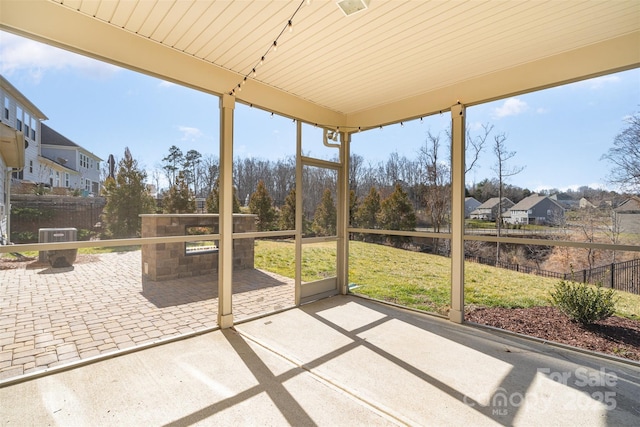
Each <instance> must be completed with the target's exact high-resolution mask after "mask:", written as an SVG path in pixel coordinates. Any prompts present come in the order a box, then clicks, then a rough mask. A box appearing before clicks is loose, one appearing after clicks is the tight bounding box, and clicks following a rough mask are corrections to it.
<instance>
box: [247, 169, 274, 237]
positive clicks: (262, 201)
mask: <svg viewBox="0 0 640 427" xmlns="http://www.w3.org/2000/svg"><path fill="white" fill-rule="evenodd" d="M272 204H273V201H272V200H271V196H270V195H269V192H268V191H267V187H266V186H265V185H264V181H262V180H260V181H258V188H256V191H255V193H253V194H252V195H251V198H250V199H249V211H250V212H251V213H252V214H256V215H257V216H258V219H257V225H258V231H269V230H271V229H272V228H273V225H274V221H275V219H276V210H275V209H274V208H273V206H272Z"/></svg>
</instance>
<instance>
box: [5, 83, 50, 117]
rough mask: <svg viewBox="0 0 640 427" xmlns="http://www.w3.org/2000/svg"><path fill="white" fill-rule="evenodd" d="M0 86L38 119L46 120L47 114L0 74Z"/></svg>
mask: <svg viewBox="0 0 640 427" xmlns="http://www.w3.org/2000/svg"><path fill="white" fill-rule="evenodd" d="M0 87H2V89H3V90H5V91H6V92H7V93H9V94H10V95H11V96H13V97H14V98H15V99H16V100H17V101H18V102H19V103H20V104H22V106H23V107H24V108H27V109H28V110H29V111H30V112H31V113H32V114H35V115H36V117H37V118H38V119H40V120H47V116H45V115H44V113H43V112H42V111H40V109H39V108H38V107H36V106H35V105H34V104H33V103H32V102H31V101H29V98H27V97H26V96H24V95H23V94H22V92H20V91H19V90H18V89H16V87H15V86H14V85H12V84H11V83H10V82H9V80H7V79H6V78H4V76H2V75H0Z"/></svg>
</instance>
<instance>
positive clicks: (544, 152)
mask: <svg viewBox="0 0 640 427" xmlns="http://www.w3.org/2000/svg"><path fill="white" fill-rule="evenodd" d="M0 73H2V75H4V76H5V77H6V78H7V79H8V80H9V81H10V82H11V83H12V84H13V85H14V86H15V87H16V88H18V90H20V91H21V92H22V93H23V94H24V95H25V96H26V97H27V98H29V99H30V100H31V101H32V102H33V103H34V104H35V105H37V106H38V107H39V108H40V110H41V111H43V112H44V114H45V115H46V116H47V117H48V118H49V120H48V121H46V123H47V124H48V125H49V126H50V127H52V128H53V129H55V130H56V131H58V132H60V133H62V134H63V135H65V136H66V137H67V138H69V139H71V140H72V141H74V142H76V143H77V144H79V145H81V146H83V147H85V148H86V149H88V150H89V151H91V152H93V153H95V154H96V155H98V156H99V157H101V158H103V159H106V158H107V157H108V156H109V154H113V155H114V156H116V158H120V157H122V153H123V152H124V147H127V146H128V147H129V148H130V149H131V151H132V153H133V155H134V157H135V158H136V159H138V160H139V162H140V163H141V164H142V165H143V166H144V167H145V168H146V169H147V170H148V171H149V172H151V170H153V169H154V168H157V167H159V165H160V162H161V159H162V158H163V157H164V156H165V155H166V154H167V153H168V149H169V147H170V146H171V145H177V146H179V147H180V148H181V149H182V150H183V152H186V151H188V150H190V149H195V150H198V151H199V152H200V153H202V154H203V155H205V156H206V155H214V156H217V155H218V147H219V144H218V139H219V126H218V115H219V112H218V98H216V97H215V96H212V95H208V94H204V93H200V92H197V91H194V90H192V89H188V88H184V87H181V86H178V85H175V84H170V83H167V82H164V81H162V80H158V79H155V78H151V77H148V76H145V75H142V74H139V73H135V72H132V71H128V70H124V69H121V68H118V67H115V66H112V65H109V64H105V63H101V62H99V61H95V60H92V59H89V58H86V57H83V56H80V55H75V54H72V53H69V52H66V51H63V50H60V49H57V48H53V47H50V46H47V45H44V44H41V43H37V42H34V41H31V40H28V39H25V38H22V37H18V36H15V35H13V34H9V33H5V32H0ZM639 110H640V70H639V69H635V70H631V71H626V72H622V73H617V74H614V75H609V76H605V77H600V78H597V79H592V80H588V81H583V82H578V83H573V84H570V85H565V86H562V87H557V88H552V89H547V90H544V91H539V92H535V93H531V94H526V95H521V96H517V97H513V98H508V99H502V100H498V101H495V102H491V103H487V104H483V105H479V106H473V107H469V108H468V110H467V125H468V127H469V129H470V131H471V133H472V134H475V133H477V131H478V129H480V126H481V124H483V123H486V124H490V125H493V126H494V131H493V133H492V136H490V140H489V141H488V142H489V143H491V142H492V141H493V139H492V138H493V135H497V134H500V133H504V134H505V135H506V136H507V140H506V145H507V147H508V148H509V150H512V151H515V152H516V155H515V157H514V158H513V159H512V160H511V161H510V162H509V165H512V166H525V169H524V170H523V171H522V172H521V173H520V174H518V175H516V176H514V177H512V178H510V179H509V181H508V182H509V183H510V184H514V185H518V186H521V187H526V188H529V189H531V190H539V189H545V188H559V189H566V188H575V187H578V186H581V185H589V186H592V187H595V186H604V185H605V183H606V180H605V178H606V176H607V174H608V172H609V169H610V167H611V165H610V164H609V163H608V162H606V161H604V160H600V158H601V156H602V155H603V154H604V153H606V151H607V150H608V148H609V147H611V146H612V142H613V139H614V137H615V136H616V135H617V134H618V133H619V132H620V131H621V130H623V129H624V127H625V121H624V120H625V118H626V117H628V116H630V115H632V114H635V113H637V112H638V111H639ZM448 125H449V116H448V114H447V113H444V114H442V115H436V116H431V117H426V118H424V119H423V121H422V122H420V121H419V120H415V121H411V122H407V123H404V125H403V126H400V125H399V124H398V125H393V126H386V127H384V128H383V129H382V130H378V129H374V130H371V131H367V132H361V133H359V134H356V135H354V137H353V143H352V150H353V151H354V152H356V153H358V154H361V155H363V156H364V157H365V158H366V159H367V160H368V161H370V162H372V163H376V162H378V161H384V160H386V159H387V158H388V156H389V154H390V153H392V152H394V151H396V152H398V154H399V155H401V156H403V155H404V156H407V157H414V156H416V153H417V151H418V149H419V147H420V146H421V145H423V144H424V141H425V137H426V134H427V132H428V131H431V132H432V133H439V132H443V131H444V129H445V128H446V127H447V126H448ZM235 131H236V134H235V146H234V154H235V155H236V156H254V157H260V158H265V159H272V160H276V159H278V158H282V157H285V156H289V155H293V154H295V125H294V124H293V122H292V121H291V120H289V119H285V118H282V117H278V116H275V117H271V115H270V114H268V113H266V112H263V111H260V110H258V109H255V108H253V109H252V108H249V107H246V106H243V105H239V106H238V107H237V108H236V125H235ZM320 136H321V133H320V132H319V131H318V130H317V129H313V128H312V127H305V133H304V137H305V139H304V141H305V142H304V150H305V152H307V153H310V154H312V155H316V156H318V157H326V156H327V155H332V154H333V153H329V154H327V153H323V152H321V150H322V149H321V148H319V147H320V144H319V139H320ZM494 164H495V157H494V155H493V153H492V151H491V147H490V146H488V147H487V148H486V149H485V151H484V152H483V153H482V155H481V160H480V164H479V167H478V168H476V169H475V170H474V171H472V173H470V174H469V176H468V177H467V182H468V183H471V182H474V181H475V182H478V181H480V180H482V179H484V178H493V177H495V173H494V172H493V171H492V166H493V165H494Z"/></svg>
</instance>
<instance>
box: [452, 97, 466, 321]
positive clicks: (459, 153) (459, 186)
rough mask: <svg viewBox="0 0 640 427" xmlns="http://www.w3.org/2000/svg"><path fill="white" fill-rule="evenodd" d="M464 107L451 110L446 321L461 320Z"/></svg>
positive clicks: (462, 308) (462, 304) (457, 106)
mask: <svg viewBox="0 0 640 427" xmlns="http://www.w3.org/2000/svg"><path fill="white" fill-rule="evenodd" d="M465 112H466V111H465V107H464V105H461V104H460V103H458V104H456V105H454V106H453V107H451V135H452V140H451V144H452V146H451V310H449V320H451V321H453V322H456V323H462V322H463V321H464V193H465V191H464V190H465V183H464V169H465V164H464V163H465V162H464V157H465V141H464V138H465V117H464V116H465Z"/></svg>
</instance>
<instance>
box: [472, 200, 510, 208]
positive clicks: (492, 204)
mask: <svg viewBox="0 0 640 427" xmlns="http://www.w3.org/2000/svg"><path fill="white" fill-rule="evenodd" d="M499 201H500V199H499V198H498V197H492V198H490V199H489V200H487V201H486V202H484V203H483V204H481V205H480V206H478V209H493V208H494V207H496V206H497V205H498V203H499ZM504 202H509V203H511V204H513V202H512V201H511V200H509V199H508V198H506V197H503V198H502V203H504Z"/></svg>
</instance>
